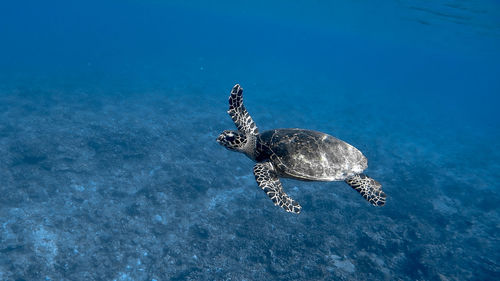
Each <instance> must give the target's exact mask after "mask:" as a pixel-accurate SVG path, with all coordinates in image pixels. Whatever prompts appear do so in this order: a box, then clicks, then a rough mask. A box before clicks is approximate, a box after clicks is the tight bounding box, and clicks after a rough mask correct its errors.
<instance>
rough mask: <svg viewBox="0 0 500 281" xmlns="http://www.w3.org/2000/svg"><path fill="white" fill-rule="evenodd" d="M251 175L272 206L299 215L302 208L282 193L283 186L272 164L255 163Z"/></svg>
mask: <svg viewBox="0 0 500 281" xmlns="http://www.w3.org/2000/svg"><path fill="white" fill-rule="evenodd" d="M253 173H254V175H255V180H256V181H257V183H258V184H259V186H260V188H262V190H264V192H266V194H267V196H269V198H271V200H273V202H274V205H277V206H280V207H282V208H283V209H285V211H287V212H293V213H296V214H299V213H300V210H301V209H302V207H301V206H300V205H299V203H297V202H296V201H294V200H293V199H292V198H290V197H289V196H288V195H287V194H286V193H285V192H284V191H283V186H282V185H281V182H280V180H279V178H278V175H277V174H276V172H275V170H274V167H273V164H271V163H270V162H262V163H257V164H255V166H254V168H253Z"/></svg>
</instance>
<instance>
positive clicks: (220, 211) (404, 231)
mask: <svg viewBox="0 0 500 281" xmlns="http://www.w3.org/2000/svg"><path fill="white" fill-rule="evenodd" d="M230 86H231V85H228V87H230ZM217 90H218V89H217ZM224 90H227V89H226V88H224ZM259 90H262V89H258V87H256V88H255V89H254V93H257V92H259ZM313 91H314V90H313ZM261 92H262V93H264V94H270V91H269V90H267V91H265V90H262V91H261ZM264 94H263V95H264ZM280 95H283V99H284V97H285V95H284V94H283V93H276V96H278V97H279V96H280ZM226 99H227V93H226V91H222V90H221V91H220V92H217V94H215V90H214V89H212V92H211V93H210V94H205V93H203V92H202V90H201V89H195V90H192V89H182V90H178V91H177V92H175V91H167V90H165V91H158V92H139V93H135V92H134V93H105V92H103V91H97V90H95V91H92V90H86V91H83V90H81V91H78V90H68V91H63V90H60V89H56V90H50V89H49V90H47V89H15V90H12V89H11V90H4V91H3V92H2V93H1V95H0V155H1V156H0V157H1V161H0V181H1V182H0V194H1V196H0V222H1V227H0V279H1V280H487V279H494V278H495V276H497V277H498V273H499V271H500V268H499V263H498V262H499V260H500V256H499V253H500V248H499V245H500V241H499V236H498V233H499V229H498V225H499V224H500V219H499V209H498V202H499V201H500V196H499V195H498V192H497V191H498V179H497V178H495V175H496V176H498V170H499V166H498V159H499V154H498V151H499V150H498V143H495V142H494V141H493V140H494V139H493V140H492V139H491V137H490V135H482V134H481V133H480V132H479V131H470V130H469V131H468V133H467V134H465V133H464V134H462V133H463V132H465V130H466V129H463V130H464V131H460V130H459V129H458V128H455V127H452V128H449V127H446V126H443V127H441V130H439V133H437V132H436V127H438V126H440V124H432V126H430V127H429V128H427V127H425V126H426V125H429V124H427V123H425V122H426V120H425V119H423V123H422V119H420V120H419V121H418V122H417V121H415V119H408V118H409V117H406V119H405V117H404V116H406V114H405V113H406V112H403V111H406V110H401V111H400V112H399V113H398V111H397V110H394V111H393V112H391V113H390V114H386V115H384V114H379V113H377V112H375V111H372V112H370V111H367V112H364V113H362V114H361V115H359V114H358V115H353V114H349V113H350V112H353V111H352V109H353V108H354V107H358V106H363V105H364V104H363V103H366V104H369V103H370V102H371V101H370V100H369V99H367V100H365V101H359V102H358V104H350V105H348V106H347V105H346V103H342V101H339V100H338V99H337V100H336V102H338V103H336V105H334V106H326V105H325V106H323V107H322V106H320V104H319V102H318V103H311V104H304V103H300V102H297V101H294V100H291V101H288V102H278V101H277V100H278V99H277V98H276V99H267V98H266V97H265V96H255V97H253V98H250V96H249V95H248V96H247V97H246V99H248V100H250V101H249V103H250V104H251V105H249V106H247V108H248V110H249V111H250V113H251V114H252V116H253V117H254V120H255V121H256V122H257V125H258V126H259V127H261V128H262V129H272V128H274V127H304V128H309V129H317V130H322V131H325V132H327V133H330V134H332V135H334V136H337V137H339V138H340V139H343V140H345V141H348V142H349V143H351V144H353V145H355V146H356V147H358V148H359V149H360V150H361V151H363V153H364V154H365V155H366V156H367V157H368V159H369V168H368V170H367V171H366V172H367V173H368V174H369V175H370V176H371V177H373V178H376V179H377V180H378V181H380V182H381V183H382V184H383V186H384V190H385V191H386V193H387V194H388V200H387V204H386V206H385V207H383V208H375V207H373V206H371V205H370V204H368V203H367V202H365V200H363V198H361V197H360V196H359V194H357V193H356V192H355V191H354V190H352V189H351V188H349V187H348V186H347V185H346V184H345V183H343V182H331V183H316V182H300V181H293V180H283V185H284V187H285V189H286V192H287V193H288V194H290V195H291V196H292V197H293V198H294V199H296V200H297V201H299V202H300V203H301V205H302V207H303V211H302V213H301V214H300V215H298V216H297V215H295V214H290V213H285V212H284V211H283V210H281V209H280V208H278V207H275V206H274V205H273V204H272V202H271V201H270V200H269V198H267V197H266V195H265V194H264V193H263V192H262V190H260V189H259V188H258V186H257V184H256V183H255V181H254V177H253V174H252V167H253V163H252V162H251V161H250V160H249V159H247V158H246V157H244V156H243V155H240V154H236V153H231V152H229V151H227V150H225V149H224V148H222V147H220V146H218V144H217V143H216V142H215V138H216V136H217V135H218V134H219V132H220V131H222V130H223V129H231V128H233V124H232V123H231V120H230V119H229V117H228V116H227V115H226V110H227V108H226V107H227V104H226V102H227V101H226ZM293 104H296V105H295V106H293ZM297 104H300V106H299V105H297ZM342 104H343V105H342ZM313 107H314V108H313ZM351 107H353V108H351ZM271 108H272V110H271ZM332 108H336V109H334V110H333V109H332ZM392 109H395V108H392ZM394 114H396V115H397V114H400V116H399V117H401V118H400V119H398V116H394ZM327 117H328V118H327ZM421 117H422V116H421ZM411 118H417V117H411ZM422 118H423V117H422ZM429 122H430V123H431V122H432V120H430V121H429ZM403 123H404V124H403ZM419 124H420V126H421V127H418V126H419ZM432 132H435V133H434V134H433V133H432ZM497 140H498V139H497Z"/></svg>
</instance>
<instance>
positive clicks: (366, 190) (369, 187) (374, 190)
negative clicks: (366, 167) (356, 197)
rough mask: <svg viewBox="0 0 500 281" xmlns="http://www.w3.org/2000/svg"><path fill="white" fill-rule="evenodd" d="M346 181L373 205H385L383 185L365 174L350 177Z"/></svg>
mask: <svg viewBox="0 0 500 281" xmlns="http://www.w3.org/2000/svg"><path fill="white" fill-rule="evenodd" d="M345 182H346V183H347V184H348V185H350V186H351V187H352V188H354V189H355V190H356V191H357V192H359V193H360V194H361V195H362V196H363V198H365V199H366V200H367V201H368V202H370V203H372V205H373V206H384V205H385V199H386V197H387V196H386V195H385V193H384V191H382V185H381V184H380V183H379V182H378V181H376V180H374V179H372V178H370V177H368V176H367V175H365V174H359V175H355V176H352V177H349V178H347V179H346V180H345Z"/></svg>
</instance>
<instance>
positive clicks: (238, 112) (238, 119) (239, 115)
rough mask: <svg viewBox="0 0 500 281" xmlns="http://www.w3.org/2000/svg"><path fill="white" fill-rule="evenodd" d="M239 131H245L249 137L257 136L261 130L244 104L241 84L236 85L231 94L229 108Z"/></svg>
mask: <svg viewBox="0 0 500 281" xmlns="http://www.w3.org/2000/svg"><path fill="white" fill-rule="evenodd" d="M227 113H229V116H231V119H233V122H234V124H235V125H236V127H237V128H238V131H240V132H241V133H244V134H245V135H246V136H247V137H249V136H257V135H258V134H259V130H258V129H257V126H256V125H255V122H253V119H252V117H250V114H248V112H247V110H246V109H245V106H244V105H243V88H242V87H240V85H239V84H236V85H234V87H233V89H232V90H231V95H230V96H229V110H228V111H227Z"/></svg>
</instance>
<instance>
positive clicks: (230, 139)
mask: <svg viewBox="0 0 500 281" xmlns="http://www.w3.org/2000/svg"><path fill="white" fill-rule="evenodd" d="M226 140H227V141H228V142H233V141H234V135H227V136H226Z"/></svg>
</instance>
